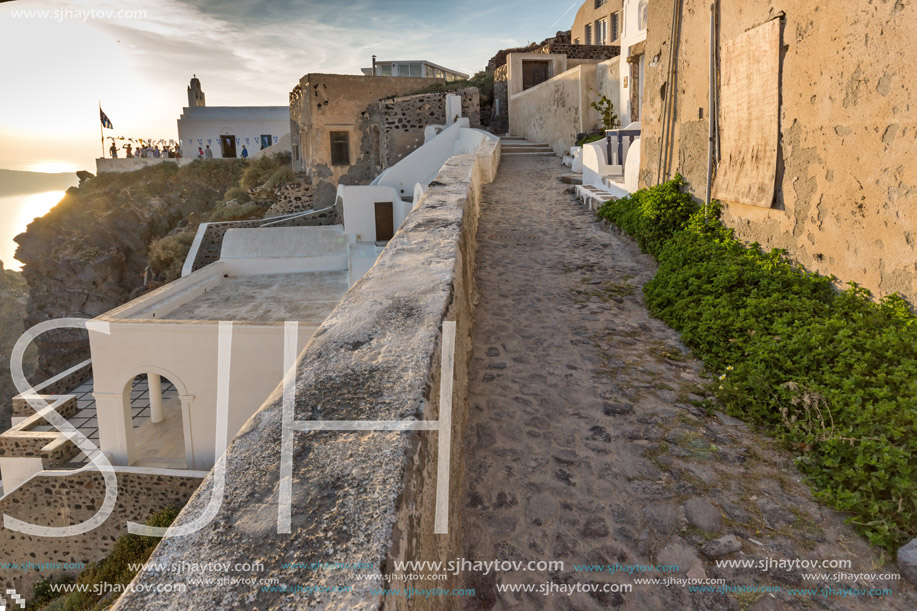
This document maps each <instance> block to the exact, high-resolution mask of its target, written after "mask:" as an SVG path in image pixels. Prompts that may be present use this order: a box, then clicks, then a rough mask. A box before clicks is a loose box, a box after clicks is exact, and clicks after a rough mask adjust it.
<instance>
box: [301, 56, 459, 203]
mask: <svg viewBox="0 0 917 611" xmlns="http://www.w3.org/2000/svg"><path fill="white" fill-rule="evenodd" d="M443 82H445V81H444V80H443V79H435V78H410V77H394V76H353V75H344V74H307V75H306V76H304V77H303V78H302V79H301V80H300V82H299V84H298V85H297V86H296V88H294V89H293V91H292V92H291V93H290V121H291V123H292V127H291V134H290V136H291V139H292V144H293V146H294V151H295V152H294V154H293V170H294V171H302V172H307V173H308V174H309V176H310V177H311V179H312V183H313V186H314V189H313V193H314V194H315V195H314V197H315V206H316V207H318V208H323V207H325V206H326V205H328V204H331V203H334V194H335V190H336V189H337V185H338V184H345V185H356V184H365V183H368V182H369V181H370V180H371V179H372V178H373V177H374V176H373V172H372V167H373V164H372V141H371V140H369V141H367V140H365V139H364V138H362V134H363V133H364V130H365V129H366V128H367V126H368V123H369V118H368V115H367V113H366V107H367V106H369V105H370V104H371V103H372V102H375V101H376V100H380V99H382V98H386V97H391V96H399V95H406V94H411V93H414V92H415V91H418V90H420V89H423V88H424V87H428V86H429V85H432V84H435V83H443ZM332 131H341V132H348V133H349V134H350V160H349V161H350V163H349V164H347V165H331V132H332ZM297 153H298V155H297Z"/></svg>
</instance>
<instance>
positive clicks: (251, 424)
mask: <svg viewBox="0 0 917 611" xmlns="http://www.w3.org/2000/svg"><path fill="white" fill-rule="evenodd" d="M485 146H486V149H485V151H482V152H481V153H479V154H478V155H458V156H455V157H452V158H451V159H450V160H449V161H447V162H446V164H445V165H444V166H443V167H442V169H441V171H440V173H439V175H438V176H437V178H436V180H435V181H434V182H433V183H432V184H431V186H430V188H429V189H428V190H427V192H426V193H425V194H424V196H423V198H422V200H421V201H420V203H419V206H418V207H417V208H415V209H414V210H413V211H412V212H411V214H410V215H409V216H408V218H407V219H406V221H405V223H404V225H403V226H402V228H401V229H400V230H399V231H398V233H397V234H396V235H395V237H394V238H393V239H392V240H391V241H390V242H389V243H388V246H387V247H386V248H385V250H384V251H383V252H382V254H381V255H380V257H379V260H378V262H377V263H376V265H375V266H374V267H373V268H372V269H371V270H370V271H369V272H368V273H367V274H366V275H365V276H364V277H363V278H362V279H361V280H360V281H359V282H358V283H357V284H356V285H354V286H353V287H352V288H351V289H350V291H349V292H348V293H347V295H345V296H344V299H343V300H342V301H341V303H340V304H339V305H338V306H337V308H336V309H335V310H334V311H333V312H332V313H331V315H330V316H329V317H328V318H327V319H326V320H325V322H324V323H323V324H322V326H321V328H319V330H318V331H316V333H315V335H314V336H313V338H312V340H311V341H310V342H309V344H308V346H307V347H306V349H305V351H304V352H303V353H302V354H301V355H300V357H299V360H298V362H297V365H296V369H297V383H296V398H295V407H294V415H293V417H294V418H295V419H296V420H359V421H364V420H373V421H392V420H399V421H401V420H410V421H419V420H437V419H438V418H439V417H440V413H439V410H440V404H439V391H440V379H439V376H440V365H441V363H440V354H441V341H442V339H441V329H442V326H443V321H446V320H455V321H456V325H457V334H456V349H455V374H454V386H453V395H452V405H453V408H452V415H453V416H452V418H453V420H452V445H451V447H452V454H451V457H450V458H451V461H450V467H451V472H452V473H451V482H452V483H453V491H454V490H455V485H456V484H457V483H458V479H459V478H460V476H461V472H460V469H461V465H462V460H461V454H460V452H461V447H462V444H461V443H460V440H461V431H462V428H463V426H464V421H465V412H466V402H467V396H466V393H467V376H468V362H469V356H470V349H471V337H470V335H471V329H472V323H473V318H472V308H473V303H474V296H475V285H474V268H473V266H474V254H475V249H476V244H475V234H476V230H477V219H478V211H479V200H480V176H481V169H482V168H480V167H479V166H481V165H483V164H484V163H486V164H487V165H489V166H490V168H489V169H488V172H489V173H492V172H494V171H495V170H496V165H497V163H498V162H499V149H500V145H499V141H496V139H494V141H488V143H487V144H486V145H485ZM282 414H283V400H282V393H281V389H279V388H278V389H277V390H276V391H275V392H274V394H273V395H272V396H271V397H269V398H268V400H267V402H266V403H265V404H264V405H263V406H262V408H261V409H260V410H259V411H258V412H257V413H256V414H255V415H254V416H252V418H251V419H250V420H249V421H248V423H247V424H246V425H245V426H244V427H243V428H242V430H241V431H240V432H239V434H238V435H237V436H236V438H235V439H234V440H233V442H232V444H231V445H230V447H229V448H228V450H227V452H226V462H227V465H228V467H227V474H226V485H225V490H226V494H225V497H224V500H223V503H222V505H221V507H220V510H219V512H218V514H217V515H216V517H215V519H214V520H213V522H212V524H211V525H210V526H209V527H207V528H204V529H202V530H200V531H198V532H197V533H195V534H193V535H190V536H187V537H176V538H170V539H166V540H164V541H163V542H162V543H161V544H160V545H159V547H158V548H157V549H156V551H155V552H154V554H153V557H152V559H151V560H152V561H153V562H166V563H168V562H181V561H195V560H196V559H200V558H206V559H207V560H208V561H211V562H232V563H235V562H252V561H256V560H257V561H260V562H263V563H264V565H265V572H263V573H259V574H258V575H257V576H259V577H265V576H273V577H277V578H278V579H279V580H280V583H278V584H277V585H278V586H315V587H322V588H333V587H335V586H341V587H345V588H350V587H352V590H351V591H349V592H335V591H323V592H321V593H320V594H318V593H307V592H302V591H299V592H294V591H290V592H283V591H262V590H261V588H260V587H259V586H257V585H230V586H227V587H225V588H223V589H220V590H213V589H207V590H204V589H201V588H197V587H193V586H190V587H188V589H187V591H185V592H183V593H178V594H174V595H172V596H171V598H170V601H169V602H170V607H171V608H174V609H179V608H181V609H189V608H221V609H253V608H257V609H281V608H283V609H293V608H307V607H317V606H320V607H321V608H325V609H377V608H380V607H382V606H383V605H385V607H386V608H405V607H408V606H411V607H414V608H431V607H432V606H433V605H435V604H438V603H437V602H434V599H429V600H423V599H411V600H408V599H399V598H397V597H383V596H381V595H378V594H373V593H372V590H374V589H376V588H377V587H378V585H379V584H380V583H382V582H374V581H357V580H356V579H355V578H354V577H353V576H352V575H351V574H350V573H348V572H346V571H324V572H323V571H303V572H290V571H285V570H283V568H282V563H286V562H294V563H295V562H313V561H316V560H328V561H336V560H337V561H344V562H363V563H367V564H368V565H369V566H371V567H374V568H373V569H372V570H368V571H365V572H364V575H366V576H372V575H373V574H380V573H382V572H390V571H391V569H392V562H393V560H396V559H419V558H421V557H422V558H424V559H425V560H426V559H442V560H445V559H447V558H448V557H449V554H450V551H451V550H454V549H457V547H455V546H456V545H457V544H458V543H459V538H460V537H461V529H460V528H458V524H459V522H458V509H457V505H456V504H455V503H454V502H453V503H451V504H450V505H451V510H450V513H451V515H450V529H449V534H448V535H434V534H433V518H434V500H435V483H436V468H437V462H436V459H435V458H436V452H437V444H438V442H437V434H436V433H434V432H430V431H413V432H353V431H324V432H308V433H306V432H303V433H295V434H294V435H293V444H294V445H293V467H292V469H293V470H292V474H293V490H292V524H291V531H292V534H289V535H287V534H278V532H277V526H278V518H277V514H278V511H277V504H278V479H277V478H278V474H279V473H280V456H281V454H280V441H281V438H282V420H283V416H282ZM213 486H214V478H213V476H212V475H211V476H208V477H207V479H205V481H204V484H203V485H202V486H201V488H200V490H199V493H198V494H195V496H194V497H192V499H191V501H190V502H189V504H188V505H187V506H186V508H185V510H184V511H183V512H182V514H181V515H180V516H179V518H178V520H177V523H178V524H183V523H187V522H188V521H189V520H191V519H193V517H194V516H197V515H200V513H201V511H202V510H203V508H204V506H205V505H206V504H207V502H208V500H209V498H210V494H211V491H212V490H213ZM452 498H455V495H454V494H453V495H452ZM220 576H221V575H218V574H217V575H207V576H206V577H220ZM238 576H239V577H248V575H238ZM188 577H189V576H187V575H179V576H175V575H169V574H163V573H157V572H155V571H154V570H153V569H152V568H150V569H147V570H144V571H143V572H141V573H140V575H138V577H137V578H136V580H135V583H136V584H143V585H144V586H146V585H155V584H157V583H176V582H182V581H185V580H187V579H188ZM160 600H161V599H159V598H157V597H156V596H155V594H152V593H144V592H139V591H135V592H131V593H128V594H126V595H125V596H123V597H122V599H121V600H120V601H119V603H118V605H117V606H116V609H138V608H153V606H155V605H156V604H157V603H158V602H160Z"/></svg>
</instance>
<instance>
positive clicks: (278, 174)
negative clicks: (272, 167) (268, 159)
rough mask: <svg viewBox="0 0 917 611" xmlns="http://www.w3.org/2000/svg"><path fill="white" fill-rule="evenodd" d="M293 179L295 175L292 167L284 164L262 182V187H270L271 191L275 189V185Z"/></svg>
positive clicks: (278, 185)
mask: <svg viewBox="0 0 917 611" xmlns="http://www.w3.org/2000/svg"><path fill="white" fill-rule="evenodd" d="M295 181H296V175H295V174H293V170H292V168H290V166H285V167H282V168H280V169H278V170H277V171H275V172H274V173H273V174H271V177H270V178H268V179H267V182H266V183H264V188H265V189H270V190H271V191H276V190H277V187H280V186H281V185H285V184H287V183H291V182H295Z"/></svg>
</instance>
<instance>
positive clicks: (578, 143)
mask: <svg viewBox="0 0 917 611" xmlns="http://www.w3.org/2000/svg"><path fill="white" fill-rule="evenodd" d="M603 138H605V134H588V135H586V136H583V137H582V138H580V139H579V140H577V141H576V146H583V145H584V144H589V143H590V142H598V141H599V140H602V139H603Z"/></svg>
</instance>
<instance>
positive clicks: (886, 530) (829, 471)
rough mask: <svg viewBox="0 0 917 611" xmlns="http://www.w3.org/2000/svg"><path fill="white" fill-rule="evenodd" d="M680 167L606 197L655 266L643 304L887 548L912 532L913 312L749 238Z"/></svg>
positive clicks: (916, 481)
mask: <svg viewBox="0 0 917 611" xmlns="http://www.w3.org/2000/svg"><path fill="white" fill-rule="evenodd" d="M683 186H684V181H683V179H682V178H681V177H680V176H677V177H676V178H675V179H674V180H671V181H669V182H667V183H664V184H661V185H658V186H656V187H652V188H650V189H643V190H641V191H637V192H636V193H634V194H632V195H630V196H629V197H625V198H622V199H619V200H617V201H610V202H608V203H606V204H605V205H604V206H602V208H600V209H599V211H598V216H599V217H600V218H604V219H606V220H608V221H611V222H613V223H615V224H617V225H618V226H619V227H621V228H622V229H623V230H624V231H626V232H628V233H629V234H631V235H632V236H634V237H635V238H636V239H637V242H638V243H639V244H640V246H641V248H643V249H644V250H646V251H647V252H649V253H650V254H652V255H653V256H655V258H656V259H657V260H658V262H659V270H658V271H657V273H656V275H655V276H654V277H653V279H652V280H651V281H650V282H649V283H647V284H646V286H645V287H644V289H643V292H644V296H645V300H646V304H647V307H648V308H649V309H650V311H651V312H652V313H653V314H654V315H655V316H657V317H659V318H661V319H662V320H664V321H665V322H666V323H667V324H669V325H670V326H671V327H673V328H674V329H676V330H678V331H680V332H681V334H682V338H683V340H684V341H685V343H686V344H688V345H689V346H690V347H691V348H692V350H693V351H694V353H695V354H697V355H699V356H700V357H701V358H702V359H703V360H704V363H705V365H706V367H707V369H708V370H709V371H711V372H714V373H715V374H717V375H716V378H718V379H717V381H716V382H715V383H713V384H712V385H711V389H710V390H711V392H713V393H714V394H715V395H716V397H717V399H718V401H719V402H720V403H721V404H722V405H723V406H724V407H725V408H726V409H727V411H729V412H730V413H733V414H734V415H738V416H742V417H744V418H746V419H748V420H751V421H754V422H756V423H758V424H760V425H762V426H764V427H766V428H768V429H769V430H771V431H772V432H773V433H774V434H775V435H777V437H778V438H780V439H782V440H783V441H784V442H785V443H786V445H787V446H788V447H789V448H791V449H792V450H793V451H794V452H796V453H797V454H798V455H799V458H798V461H797V462H798V464H799V467H800V469H801V470H802V471H803V472H804V473H805V474H806V475H807V476H808V479H809V482H810V483H811V484H812V486H813V488H814V490H815V491H816V495H817V496H818V497H820V498H821V499H823V500H824V501H826V502H827V503H829V504H830V505H831V506H833V507H835V508H836V509H839V510H842V511H848V512H851V513H852V514H853V518H852V519H851V522H852V523H853V524H854V526H855V527H856V528H857V529H858V530H860V531H861V532H863V533H864V534H865V535H866V536H867V537H868V538H869V539H870V541H871V542H872V543H873V544H875V545H878V546H881V547H883V548H885V549H886V550H888V551H889V552H894V550H895V549H896V548H897V547H898V546H900V545H902V544H903V543H905V542H906V541H908V540H909V539H911V538H913V537H914V536H917V317H915V316H914V314H913V313H912V312H911V310H910V308H909V307H908V305H907V303H906V302H905V301H904V300H903V299H902V298H901V297H899V296H897V295H893V296H890V297H886V298H884V299H882V300H880V301H878V302H876V301H874V300H873V299H872V296H871V295H870V293H869V291H867V290H866V289H864V288H862V287H859V286H857V285H855V284H850V285H849V287H848V288H847V289H846V290H844V291H838V290H837V289H836V288H835V280H836V279H835V278H833V277H825V276H821V275H818V274H814V273H812V272H809V271H808V270H806V269H805V268H803V267H802V266H800V265H798V264H796V263H794V262H792V261H790V260H789V259H788V258H787V257H786V255H785V253H784V252H782V251H778V250H772V251H770V252H765V251H763V250H762V249H761V248H760V247H759V246H758V245H757V244H751V245H748V246H746V245H745V244H743V243H741V242H740V241H739V240H737V239H736V238H735V237H734V235H733V232H732V230H731V229H729V228H728V227H726V226H725V225H723V224H722V223H721V222H720V221H719V218H718V217H719V210H720V209H719V206H718V205H715V206H713V208H712V210H711V212H712V214H711V215H710V218H705V216H704V214H703V211H702V210H700V209H699V207H698V206H697V205H696V204H695V203H694V202H693V199H692V198H691V197H690V195H688V194H686V193H682V192H681V187H683Z"/></svg>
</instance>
